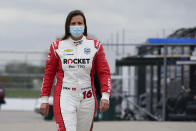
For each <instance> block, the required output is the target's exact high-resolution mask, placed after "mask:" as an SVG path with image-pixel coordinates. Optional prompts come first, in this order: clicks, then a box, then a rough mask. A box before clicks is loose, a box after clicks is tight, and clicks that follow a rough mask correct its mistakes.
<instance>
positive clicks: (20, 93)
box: [5, 88, 40, 98]
mask: <svg viewBox="0 0 196 131" xmlns="http://www.w3.org/2000/svg"><path fill="white" fill-rule="evenodd" d="M39 94H40V90H33V89H8V88H6V89H5V97H6V98H38V97H39Z"/></svg>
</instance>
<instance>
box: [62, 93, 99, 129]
mask: <svg viewBox="0 0 196 131" xmlns="http://www.w3.org/2000/svg"><path fill="white" fill-rule="evenodd" d="M83 92H84V91H83ZM83 92H82V91H79V92H78V91H72V90H71V89H70V90H62V91H61V94H60V110H61V115H62V118H63V122H64V126H65V127H64V128H65V131H91V130H92V129H91V128H92V123H93V119H94V115H95V112H96V111H95V110H96V109H95V108H96V107H95V104H96V103H95V98H94V96H93V95H91V97H89V98H87V97H86V98H84V95H83ZM61 129H62V128H60V129H59V130H60V131H61Z"/></svg>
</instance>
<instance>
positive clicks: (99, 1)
mask: <svg viewBox="0 0 196 131" xmlns="http://www.w3.org/2000/svg"><path fill="white" fill-rule="evenodd" d="M195 5H196V0H0V50H24V49H27V50H46V49H48V47H49V44H50V43H51V42H52V41H54V40H55V39H56V38H58V37H61V36H62V35H63V34H64V23H65V19H66V16H67V14H68V13H69V12H70V11H71V10H74V9H81V10H82V11H83V12H84V13H85V16H86V18H87V26H88V33H90V34H92V35H93V36H95V37H96V38H97V39H99V40H101V41H102V42H103V43H104V42H111V41H112V40H111V39H112V34H113V41H114V42H115V41H116V39H115V38H114V37H115V36H116V32H119V41H120V42H121V41H122V35H121V34H122V29H123V28H124V29H125V42H126V43H139V42H144V41H145V40H146V39H147V38H149V37H163V35H168V34H170V33H171V32H173V31H175V30H176V29H178V28H182V27H185V28H189V27H194V26H196V13H195V12H196V8H195ZM163 30H165V31H163ZM163 32H165V33H163Z"/></svg>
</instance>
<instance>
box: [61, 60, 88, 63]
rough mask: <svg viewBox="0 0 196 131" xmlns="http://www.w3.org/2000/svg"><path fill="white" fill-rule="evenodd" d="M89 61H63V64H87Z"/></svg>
mask: <svg viewBox="0 0 196 131" xmlns="http://www.w3.org/2000/svg"><path fill="white" fill-rule="evenodd" d="M89 63H90V59H63V64H89Z"/></svg>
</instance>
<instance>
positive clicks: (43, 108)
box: [40, 103, 49, 116]
mask: <svg viewBox="0 0 196 131" xmlns="http://www.w3.org/2000/svg"><path fill="white" fill-rule="evenodd" d="M40 112H41V113H42V114H43V115H45V116H47V115H48V113H49V104H48V103H42V104H41V106H40Z"/></svg>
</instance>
